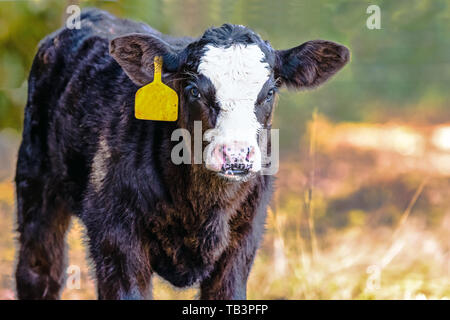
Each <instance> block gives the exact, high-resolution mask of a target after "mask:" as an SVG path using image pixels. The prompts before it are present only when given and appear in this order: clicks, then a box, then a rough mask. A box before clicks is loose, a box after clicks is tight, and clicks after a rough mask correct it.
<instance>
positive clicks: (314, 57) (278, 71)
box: [275, 40, 350, 89]
mask: <svg viewBox="0 0 450 320" xmlns="http://www.w3.org/2000/svg"><path fill="white" fill-rule="evenodd" d="M349 59H350V52H349V50H348V49H347V48H346V47H344V46H343V45H340V44H337V43H334V42H331V41H324V40H313V41H308V42H305V43H303V44H302V45H300V46H298V47H295V48H292V49H288V50H277V51H276V63H275V77H276V78H278V79H279V81H281V84H282V85H285V86H287V87H292V88H296V89H301V88H313V87H316V86H318V85H321V84H322V83H324V82H325V81H327V80H328V79H329V78H330V77H331V76H332V75H333V74H335V73H336V72H338V71H339V70H340V69H341V68H342V67H343V66H344V65H345V64H346V63H347V62H348V61H349Z"/></svg>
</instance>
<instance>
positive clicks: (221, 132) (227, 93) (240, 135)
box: [198, 44, 271, 172]
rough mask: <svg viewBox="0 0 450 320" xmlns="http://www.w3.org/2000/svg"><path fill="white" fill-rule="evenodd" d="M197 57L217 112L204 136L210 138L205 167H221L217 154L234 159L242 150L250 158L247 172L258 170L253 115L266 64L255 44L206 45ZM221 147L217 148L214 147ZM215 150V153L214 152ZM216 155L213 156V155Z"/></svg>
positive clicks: (267, 68)
mask: <svg viewBox="0 0 450 320" xmlns="http://www.w3.org/2000/svg"><path fill="white" fill-rule="evenodd" d="M205 49H206V51H205V54H204V56H203V57H202V58H201V59H200V63H199V66H198V73H199V74H202V75H204V76H206V77H207V78H209V80H210V81H211V82H212V84H213V85H214V88H215V93H216V102H217V104H218V105H219V107H220V112H219V115H218V117H217V120H216V126H215V128H214V130H210V131H209V132H208V133H207V134H206V135H205V138H206V139H207V140H208V141H210V142H211V143H210V144H209V146H208V148H207V150H206V152H205V153H206V159H205V162H206V167H207V168H209V169H212V170H215V171H219V170H221V168H222V165H223V163H222V161H223V159H221V157H222V156H223V152H222V151H224V152H227V151H228V154H229V155H230V156H232V157H233V158H235V156H236V153H239V152H241V150H244V151H243V152H244V153H245V156H243V158H244V159H243V160H245V157H246V156H247V154H248V153H249V151H248V150H250V156H251V159H249V160H250V161H251V167H250V168H249V170H250V171H253V172H258V171H259V170H260V169H261V152H260V149H259V146H258V143H257V136H258V132H259V130H260V129H261V124H260V122H258V120H257V118H256V114H255V105H256V101H257V98H258V94H259V92H260V91H261V89H262V87H263V85H264V84H265V83H266V81H267V80H268V79H269V77H270V72H271V69H270V66H269V65H268V64H267V63H266V62H264V60H265V55H264V53H263V52H262V51H261V49H260V48H259V47H258V46H257V45H244V44H235V45H232V46H229V47H227V48H223V47H214V46H211V45H208V46H206V48H205ZM221 147H223V148H225V150H217V148H219V149H220V148H221ZM215 151H216V152H215ZM216 156H217V157H216Z"/></svg>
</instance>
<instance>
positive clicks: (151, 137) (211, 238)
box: [16, 11, 272, 299]
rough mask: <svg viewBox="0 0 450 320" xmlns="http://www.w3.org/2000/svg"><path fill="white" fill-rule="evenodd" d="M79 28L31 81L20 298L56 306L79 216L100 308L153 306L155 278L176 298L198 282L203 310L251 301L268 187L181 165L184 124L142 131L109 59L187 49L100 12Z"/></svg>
mask: <svg viewBox="0 0 450 320" xmlns="http://www.w3.org/2000/svg"><path fill="white" fill-rule="evenodd" d="M82 26H83V27H82V28H81V29H80V30H69V29H62V30H60V31H58V32H56V33H55V34H52V35H50V36H49V37H47V38H46V39H44V40H43V41H42V43H41V44H40V47H39V51H38V53H37V55H36V58H35V60H34V63H33V66H32V70H31V73H30V78H29V96H28V102H27V106H26V111H25V122H24V132H23V141H22V144H21V147H20V151H19V159H18V165H17V173H16V184H17V196H18V231H19V233H20V245H21V248H20V253H19V263H18V266H17V271H16V278H17V292H18V297H19V298H24V299H53V298H58V297H59V293H60V288H61V285H62V282H63V278H64V274H65V271H64V270H65V269H64V236H65V232H66V230H67V228H68V226H69V221H70V217H71V215H76V216H78V217H80V218H81V220H82V221H83V223H84V224H85V226H86V228H87V237H88V244H89V250H90V255H91V257H92V260H93V262H94V265H95V270H96V277H97V283H98V295H99V298H102V299H135V298H145V297H147V296H148V294H149V289H150V280H151V276H152V273H153V272H157V273H158V274H159V275H161V276H162V277H163V278H164V279H166V280H168V281H169V282H171V283H172V284H174V285H176V286H180V287H184V286H189V285H192V284H194V283H196V282H200V287H201V295H200V297H201V298H205V299H231V298H245V292H246V288H245V286H246V280H247V276H248V273H249V271H250V266H251V264H252V261H253V258H254V255H255V251H256V248H257V245H258V242H259V239H260V237H261V234H262V231H263V224H264V219H265V215H266V206H267V204H268V202H269V198H270V195H271V189H272V188H271V184H272V177H270V176H259V177H257V178H255V179H252V180H250V181H247V182H243V183H236V182H230V181H226V180H224V179H221V178H219V177H217V176H216V175H215V174H214V173H212V172H209V171H207V170H202V169H200V168H196V167H195V166H193V165H192V166H191V165H174V164H173V163H172V161H171V159H170V152H171V149H172V147H173V145H174V142H171V141H170V135H171V133H172V131H173V130H174V129H175V128H177V123H169V122H154V121H140V120H136V119H135V117H134V95H135V92H136V91H137V89H138V87H137V86H136V85H135V84H133V82H132V81H130V79H129V78H128V77H127V75H126V74H125V73H124V71H123V70H122V68H121V67H120V66H119V65H118V64H117V62H116V61H115V60H114V59H113V58H112V57H111V56H110V55H109V53H108V45H109V41H110V40H111V39H112V38H113V37H116V36H119V35H121V34H126V33H130V32H140V33H150V34H153V35H155V36H157V37H161V38H162V39H164V40H165V41H167V42H169V43H171V44H172V45H174V46H179V47H183V46H185V45H186V44H187V43H189V41H190V39H174V38H170V37H165V36H163V35H161V34H160V33H158V32H157V31H154V30H153V29H151V28H149V27H147V26H145V25H142V24H137V23H133V22H129V21H124V20H119V19H116V18H114V17H112V16H110V15H108V14H106V13H103V12H99V11H87V12H85V13H83V15H82ZM93 167H94V168H93ZM94 170H95V172H94ZM99 175H100V176H99ZM96 179H98V180H100V181H101V188H98V187H96V186H95V183H97V182H98V181H96Z"/></svg>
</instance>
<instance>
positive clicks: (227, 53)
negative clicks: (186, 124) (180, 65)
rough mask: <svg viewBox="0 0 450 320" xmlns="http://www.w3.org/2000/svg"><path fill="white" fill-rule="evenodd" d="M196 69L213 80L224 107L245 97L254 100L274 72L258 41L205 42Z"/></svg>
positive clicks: (219, 100) (243, 99)
mask: <svg viewBox="0 0 450 320" xmlns="http://www.w3.org/2000/svg"><path fill="white" fill-rule="evenodd" d="M197 71H198V73H200V74H202V75H204V76H206V77H208V78H209V79H210V80H211V82H212V84H213V85H214V87H215V91H216V100H217V102H219V103H220V104H221V105H222V107H225V106H226V105H227V104H230V103H235V102H238V101H245V100H247V101H252V103H254V102H255V101H256V99H257V97H258V93H259V92H260V91H261V89H262V87H263V85H264V83H265V82H266V81H267V80H268V79H269V77H270V74H271V69H270V66H269V64H268V63H267V62H266V56H265V54H264V53H263V51H262V50H261V49H260V47H259V46H258V45H256V44H250V45H249V44H234V45H231V46H228V47H215V46H212V45H206V46H205V50H204V52H203V55H202V56H201V58H200V62H199V65H198V70H197Z"/></svg>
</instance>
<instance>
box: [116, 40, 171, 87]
mask: <svg viewBox="0 0 450 320" xmlns="http://www.w3.org/2000/svg"><path fill="white" fill-rule="evenodd" d="M109 54H110V55H111V56H112V57H113V58H114V59H115V60H116V61H117V62H118V63H119V65H120V66H121V67H122V69H123V70H124V71H125V73H126V74H127V75H128V77H129V78H130V79H131V80H132V81H133V82H134V83H135V84H137V85H138V86H144V85H146V84H148V83H150V82H152V81H153V73H154V66H153V61H154V58H155V56H161V57H162V58H163V73H166V74H167V73H171V72H175V71H176V70H177V68H178V60H179V59H178V54H177V52H175V50H174V49H173V48H172V47H171V46H170V45H169V44H168V43H167V42H165V41H164V40H162V39H159V38H157V37H155V36H152V35H149V34H140V33H133V34H127V35H124V36H120V37H117V38H115V39H113V40H111V42H110V43H109Z"/></svg>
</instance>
